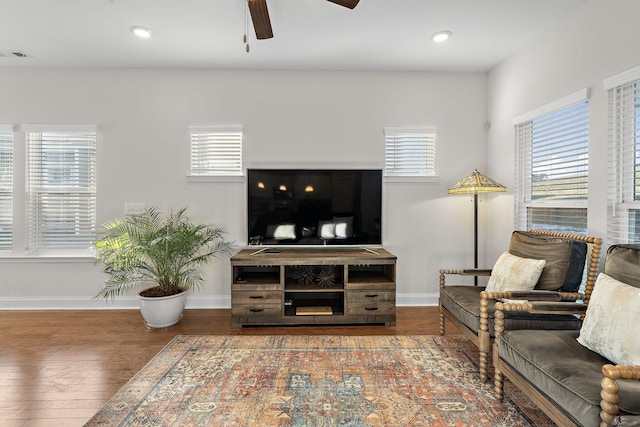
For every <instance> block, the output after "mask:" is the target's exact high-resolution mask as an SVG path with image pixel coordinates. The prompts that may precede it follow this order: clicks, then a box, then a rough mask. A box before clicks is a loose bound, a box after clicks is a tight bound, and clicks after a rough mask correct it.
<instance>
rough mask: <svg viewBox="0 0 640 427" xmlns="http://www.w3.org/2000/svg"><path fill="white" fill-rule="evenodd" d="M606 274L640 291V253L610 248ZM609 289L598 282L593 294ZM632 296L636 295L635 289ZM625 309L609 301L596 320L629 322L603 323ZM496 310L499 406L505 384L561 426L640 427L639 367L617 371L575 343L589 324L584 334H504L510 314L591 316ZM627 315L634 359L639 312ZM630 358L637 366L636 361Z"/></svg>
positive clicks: (518, 306)
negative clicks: (603, 314)
mask: <svg viewBox="0 0 640 427" xmlns="http://www.w3.org/2000/svg"><path fill="white" fill-rule="evenodd" d="M604 273H605V274H606V275H607V276H609V277H611V278H613V279H615V280H616V281H619V282H623V283H624V284H628V285H631V286H633V287H637V288H640V245H614V246H611V247H610V248H609V250H608V251H607V258H606V261H605V269H604ZM608 283H610V282H606V281H605V280H603V281H602V284H601V283H600V277H598V282H597V283H596V288H597V289H598V291H600V288H599V286H608ZM627 288H628V289H629V290H632V293H634V294H635V291H633V288H630V287H627ZM593 295H594V298H593V299H592V302H591V305H590V309H592V310H594V312H595V310H596V309H595V308H594V305H595V293H594V294H593ZM639 295H640V293H639ZM623 305H624V304H622V303H620V304H610V303H609V301H607V304H606V305H604V307H602V306H601V305H598V307H599V308H598V309H597V310H603V312H604V313H605V316H599V317H598V319H602V320H601V321H602V322H608V321H609V320H608V319H609V318H610V317H614V318H615V317H617V318H618V319H614V320H611V322H614V321H616V320H619V319H622V321H623V322H626V321H627V316H622V317H620V316H618V315H616V316H607V315H606V314H607V310H609V311H610V312H611V313H613V312H615V311H616V310H620V309H621V306H623ZM495 308H496V311H495V332H496V340H495V342H494V349H493V358H494V367H495V390H496V397H497V398H498V399H502V398H503V378H504V377H506V378H507V379H509V380H510V381H511V382H512V383H513V384H515V385H516V386H517V387H518V388H520V389H521V390H522V391H523V392H524V393H525V394H526V395H528V396H529V397H530V398H531V399H532V400H533V401H534V402H535V403H536V404H537V405H538V406H539V407H540V408H541V409H542V410H543V411H544V412H545V413H546V414H547V415H548V416H549V417H550V418H551V419H552V420H553V421H554V422H556V423H557V424H558V425H560V426H598V425H600V426H609V425H614V426H640V365H629V366H620V365H618V366H616V365H615V364H614V363H613V362H612V361H611V360H609V359H608V358H607V357H604V356H603V355H601V354H599V353H598V352H596V351H592V350H591V349H589V348H587V347H585V346H584V345H583V344H581V343H580V342H578V340H577V338H578V337H579V336H580V335H581V333H584V332H585V331H584V329H586V328H587V325H586V324H587V321H588V320H585V325H583V328H582V330H579V331H576V330H565V331H561V330H560V331H559V330H517V331H513V330H505V328H504V314H505V313H510V312H526V313H538V314H543V315H544V314H545V313H554V314H557V313H565V314H569V313H574V314H576V315H581V314H584V312H585V311H586V309H585V306H584V305H582V304H575V303H553V302H545V303H538V302H528V303H524V304H522V303H501V302H498V303H496V307H495ZM636 310H637V311H636ZM630 311H632V312H633V311H635V314H634V313H631V315H630V316H628V322H629V323H628V328H629V331H631V336H632V339H631V341H633V342H634V343H635V344H631V345H626V344H625V345H624V346H622V347H629V348H631V349H632V351H633V354H635V351H637V348H638V345H637V341H634V340H635V339H636V338H633V336H640V324H637V323H636V322H637V319H638V318H640V317H638V313H640V306H637V305H632V306H631V310H630ZM589 315H591V313H588V316H589ZM599 321H600V320H599ZM602 325H606V323H602ZM602 329H605V328H602ZM582 338H583V337H581V339H582ZM609 339H613V338H609ZM614 347H616V346H614ZM634 349H635V350H634ZM632 358H633V359H635V360H637V357H636V356H632Z"/></svg>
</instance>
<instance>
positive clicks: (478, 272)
mask: <svg viewBox="0 0 640 427" xmlns="http://www.w3.org/2000/svg"><path fill="white" fill-rule="evenodd" d="M447 274H457V275H459V276H491V269H487V268H466V269H453V270H446V269H443V270H440V287H441V288H442V287H444V286H445V276H446V275H447Z"/></svg>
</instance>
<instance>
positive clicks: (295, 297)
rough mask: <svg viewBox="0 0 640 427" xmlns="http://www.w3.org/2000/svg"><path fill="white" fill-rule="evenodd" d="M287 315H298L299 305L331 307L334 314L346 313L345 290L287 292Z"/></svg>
mask: <svg viewBox="0 0 640 427" xmlns="http://www.w3.org/2000/svg"><path fill="white" fill-rule="evenodd" d="M284 298H285V304H286V306H285V316H296V315H298V314H297V309H298V308H299V307H310V308H311V307H331V312H330V313H331V314H330V315H333V316H342V315H343V314H344V292H320V293H310V292H285V294H284Z"/></svg>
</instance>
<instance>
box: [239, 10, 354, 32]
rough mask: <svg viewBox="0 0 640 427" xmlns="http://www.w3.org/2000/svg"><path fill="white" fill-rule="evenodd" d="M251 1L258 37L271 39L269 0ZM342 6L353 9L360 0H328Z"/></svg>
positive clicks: (254, 26)
mask: <svg viewBox="0 0 640 427" xmlns="http://www.w3.org/2000/svg"><path fill="white" fill-rule="evenodd" d="M247 1H248V2H249V11H250V12H251V20H252V21H253V28H254V29H255V30H256V38H257V39H258V40H264V39H270V38H271V37H273V30H272V29H271V20H270V19H269V11H268V10H267V0H247ZM328 1H330V2H332V3H335V4H339V5H340V6H344V7H348V8H349V9H353V8H354V7H356V5H357V4H358V2H359V1H360V0H328Z"/></svg>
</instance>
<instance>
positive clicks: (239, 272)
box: [233, 265, 280, 285]
mask: <svg viewBox="0 0 640 427" xmlns="http://www.w3.org/2000/svg"><path fill="white" fill-rule="evenodd" d="M233 283H234V284H238V285H243V284H249V285H277V284H280V266H277V265H265V266H260V265H257V266H234V267H233Z"/></svg>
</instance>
